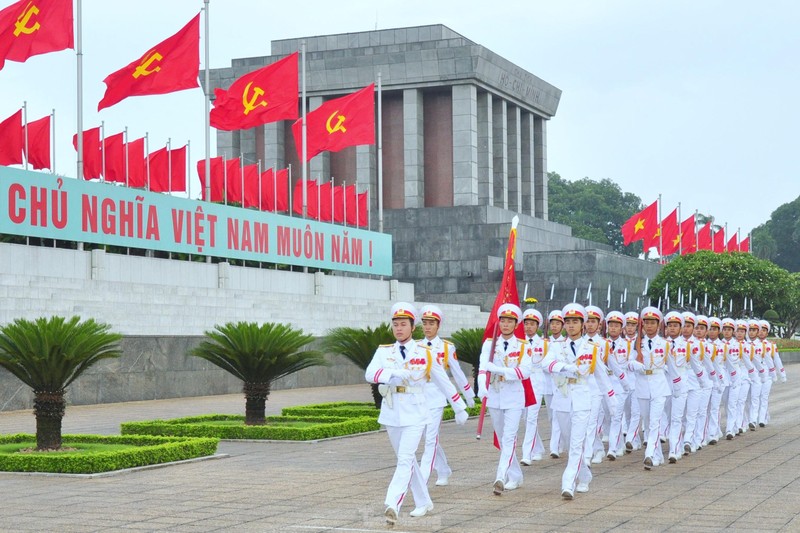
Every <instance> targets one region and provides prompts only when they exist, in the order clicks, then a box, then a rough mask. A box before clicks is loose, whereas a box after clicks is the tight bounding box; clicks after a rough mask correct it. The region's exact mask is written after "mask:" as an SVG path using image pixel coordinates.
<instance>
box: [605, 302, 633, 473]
mask: <svg viewBox="0 0 800 533" xmlns="http://www.w3.org/2000/svg"><path fill="white" fill-rule="evenodd" d="M624 320H625V317H624V316H623V315H622V313H620V312H619V311H611V312H610V313H608V316H607V317H606V332H607V333H608V338H607V339H606V353H608V361H607V366H608V368H609V370H610V371H611V373H610V374H609V376H608V377H609V379H610V380H611V384H612V385H613V386H614V393H615V396H616V397H617V406H618V409H617V413H616V416H614V417H613V418H612V419H611V424H610V426H609V433H608V455H607V456H606V457H608V459H609V460H611V461H614V460H616V458H617V457H619V456H620V455H622V454H623V453H624V452H623V450H624V449H625V448H624V442H623V430H624V429H625V428H624V427H623V426H624V415H625V409H624V407H625V406H626V405H627V404H629V398H630V395H631V391H632V389H633V387H632V386H631V382H632V381H633V379H632V378H629V377H628V375H627V374H626V371H627V368H628V361H629V358H630V356H631V353H632V351H633V350H632V347H633V344H632V343H631V341H629V340H627V339H625V338H623V337H622V328H623V322H624ZM637 413H638V409H637Z"/></svg>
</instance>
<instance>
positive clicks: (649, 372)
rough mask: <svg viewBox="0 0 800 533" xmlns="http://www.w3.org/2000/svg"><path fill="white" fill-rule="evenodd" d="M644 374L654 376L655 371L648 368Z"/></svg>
mask: <svg viewBox="0 0 800 533" xmlns="http://www.w3.org/2000/svg"><path fill="white" fill-rule="evenodd" d="M644 375H645V376H652V375H653V371H652V370H650V369H649V368H648V369H647V370H645V371H644Z"/></svg>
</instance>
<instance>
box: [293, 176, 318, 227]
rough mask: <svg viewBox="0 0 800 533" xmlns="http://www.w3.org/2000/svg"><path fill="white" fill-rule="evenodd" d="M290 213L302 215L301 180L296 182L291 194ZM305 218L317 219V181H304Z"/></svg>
mask: <svg viewBox="0 0 800 533" xmlns="http://www.w3.org/2000/svg"><path fill="white" fill-rule="evenodd" d="M292 194H293V195H294V197H293V198H292V211H294V212H295V213H297V214H298V215H301V216H302V214H303V180H297V182H295V184H294V192H293V193H292ZM306 217H307V218H317V181H316V180H307V181H306Z"/></svg>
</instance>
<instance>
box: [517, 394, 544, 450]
mask: <svg viewBox="0 0 800 533" xmlns="http://www.w3.org/2000/svg"><path fill="white" fill-rule="evenodd" d="M541 407H542V404H541V403H539V402H538V401H537V402H536V403H535V404H533V405H531V406H530V407H528V408H527V409H526V413H525V440H524V441H523V442H522V459H523V460H524V461H530V460H531V457H532V456H534V455H542V454H543V453H544V444H542V437H541V436H540V435H539V410H540V409H541Z"/></svg>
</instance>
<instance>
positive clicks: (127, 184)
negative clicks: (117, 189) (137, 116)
mask: <svg viewBox="0 0 800 533" xmlns="http://www.w3.org/2000/svg"><path fill="white" fill-rule="evenodd" d="M129 172H130V163H129V154H128V126H125V186H126V187H130V178H128V173H129Z"/></svg>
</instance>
